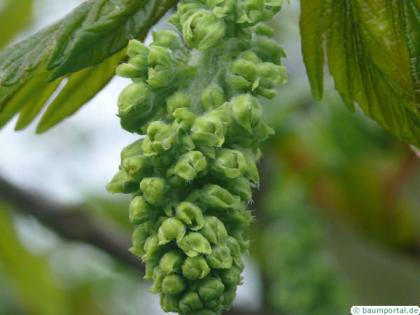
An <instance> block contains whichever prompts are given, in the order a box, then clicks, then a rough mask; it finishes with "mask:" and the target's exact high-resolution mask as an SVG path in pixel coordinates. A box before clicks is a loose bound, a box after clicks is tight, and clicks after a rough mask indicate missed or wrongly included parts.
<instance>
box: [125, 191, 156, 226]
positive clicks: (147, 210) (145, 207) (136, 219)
mask: <svg viewBox="0 0 420 315" xmlns="http://www.w3.org/2000/svg"><path fill="white" fill-rule="evenodd" d="M154 216H155V213H154V211H153V209H152V207H151V206H150V205H149V204H148V203H147V202H146V200H145V199H144V198H143V197H142V196H136V197H134V198H133V199H132V200H131V202H130V208H129V219H130V222H131V224H141V223H144V222H147V221H148V220H150V219H152V218H153V217H154Z"/></svg>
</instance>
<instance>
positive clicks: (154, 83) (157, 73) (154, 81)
mask: <svg viewBox="0 0 420 315" xmlns="http://www.w3.org/2000/svg"><path fill="white" fill-rule="evenodd" d="M147 77H148V79H147V83H149V85H150V86H151V87H152V88H154V89H159V88H164V87H166V86H168V85H169V84H170V83H171V82H172V81H173V80H174V72H173V70H172V69H171V68H169V67H165V66H155V67H154V68H149V71H148V73H147Z"/></svg>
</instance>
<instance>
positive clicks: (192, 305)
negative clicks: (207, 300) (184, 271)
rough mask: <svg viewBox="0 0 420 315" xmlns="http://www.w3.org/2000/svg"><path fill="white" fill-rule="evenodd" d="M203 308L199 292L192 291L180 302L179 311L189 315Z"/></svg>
mask: <svg viewBox="0 0 420 315" xmlns="http://www.w3.org/2000/svg"><path fill="white" fill-rule="evenodd" d="M202 307H203V303H202V302H201V300H200V297H199V296H198V293H197V292H193V291H190V292H188V293H186V294H184V296H183V297H182V298H181V300H180V301H179V309H180V311H181V313H182V314H189V313H191V312H194V311H197V310H199V309H201V308H202Z"/></svg>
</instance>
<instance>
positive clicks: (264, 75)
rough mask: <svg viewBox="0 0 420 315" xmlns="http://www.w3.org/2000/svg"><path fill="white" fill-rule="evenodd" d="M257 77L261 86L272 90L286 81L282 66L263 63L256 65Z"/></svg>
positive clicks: (285, 71)
mask: <svg viewBox="0 0 420 315" xmlns="http://www.w3.org/2000/svg"><path fill="white" fill-rule="evenodd" d="M258 76H259V77H260V78H261V85H262V86H264V87H267V88H272V87H273V86H275V85H278V84H283V83H285V82H286V81H287V70H286V68H285V67H284V66H279V65H276V64H274V63H272V62H263V63H261V64H259V65H258Z"/></svg>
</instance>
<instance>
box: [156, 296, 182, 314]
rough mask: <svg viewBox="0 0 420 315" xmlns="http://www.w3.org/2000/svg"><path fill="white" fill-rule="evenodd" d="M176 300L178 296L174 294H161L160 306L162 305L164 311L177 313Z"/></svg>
mask: <svg viewBox="0 0 420 315" xmlns="http://www.w3.org/2000/svg"><path fill="white" fill-rule="evenodd" d="M178 300H179V298H178V297H176V296H171V295H166V294H161V295H160V306H161V307H162V309H163V311H164V312H173V313H178V312H179V307H178Z"/></svg>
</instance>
